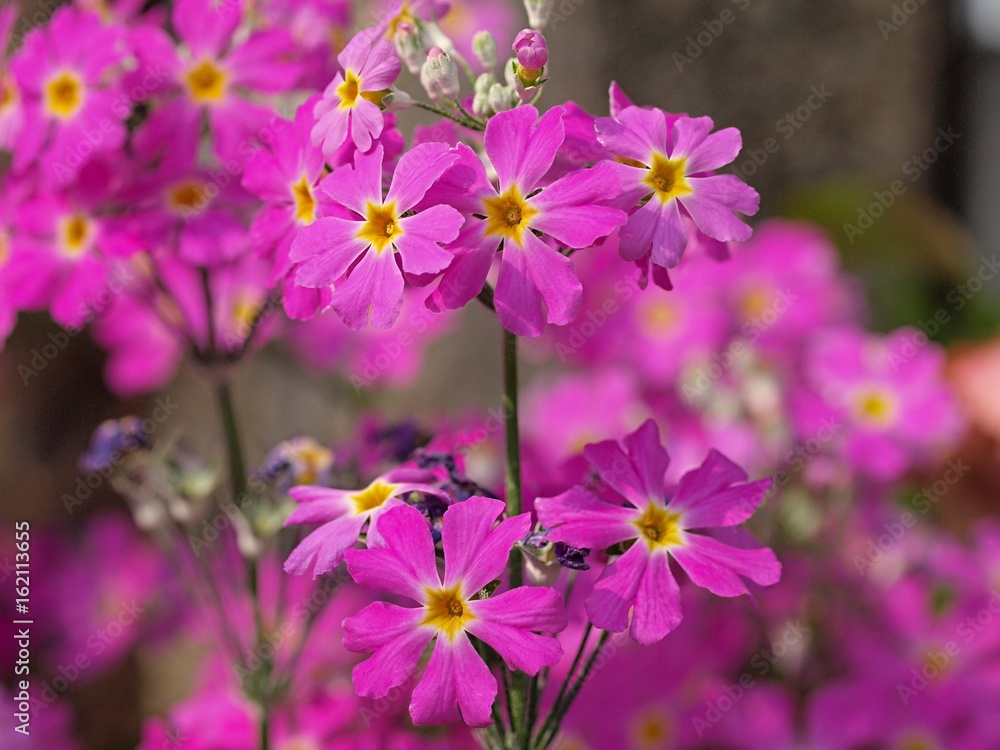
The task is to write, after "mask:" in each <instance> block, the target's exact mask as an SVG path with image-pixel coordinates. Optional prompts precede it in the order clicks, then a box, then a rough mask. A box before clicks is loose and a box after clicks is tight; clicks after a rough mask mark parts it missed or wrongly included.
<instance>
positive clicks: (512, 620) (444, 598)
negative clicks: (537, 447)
mask: <svg viewBox="0 0 1000 750" xmlns="http://www.w3.org/2000/svg"><path fill="white" fill-rule="evenodd" d="M503 510H504V504H503V502H502V501H500V500H492V499H489V498H485V497H472V498H469V499H468V500H466V501H465V502H462V503H458V504H456V505H452V506H451V507H450V508H448V510H446V511H445V513H444V518H443V526H442V532H441V536H442V546H443V548H444V578H443V579H442V577H441V576H440V574H439V573H438V567H437V561H436V557H435V554H434V542H433V540H432V538H431V532H430V529H429V528H428V525H427V522H426V521H425V520H424V518H423V516H422V515H421V514H420V512H419V511H417V510H416V509H415V508H411V507H409V506H406V507H400V508H396V509H394V510H391V511H389V512H388V513H386V514H385V515H384V516H383V517H382V520H381V522H380V523H379V529H378V540H377V543H376V544H373V545H372V547H370V548H369V549H367V550H352V551H349V552H348V553H347V569H348V571H349V572H350V574H351V576H352V577H353V578H354V580H355V581H357V582H358V583H359V584H361V585H363V586H368V587H369V588H373V589H377V590H381V591H387V592H389V593H392V594H395V595H398V596H401V597H405V598H407V599H412V600H413V601H415V602H417V603H418V604H419V605H420V606H418V607H401V606H398V605H395V604H388V603H385V602H376V603H374V604H370V605H369V606H367V607H365V608H364V609H363V610H361V612H359V613H358V614H357V615H356V616H355V617H351V618H348V619H347V620H345V621H344V646H345V647H346V648H348V649H349V650H351V651H357V652H360V653H366V652H371V653H372V656H371V658H370V659H368V660H366V661H364V662H362V663H361V664H359V665H358V666H357V667H355V668H354V687H355V690H357V692H358V694H359V695H362V696H365V697H369V698H376V699H377V698H382V697H384V696H385V695H386V694H387V693H388V692H389V691H390V690H391V689H392V688H394V687H398V686H399V685H402V684H403V683H404V682H406V680H407V679H408V678H409V677H410V675H411V674H412V673H413V671H414V669H416V667H417V664H418V662H419V661H420V657H421V655H422V654H423V652H424V649H425V648H426V647H427V645H428V644H429V643H430V642H431V641H435V643H434V650H433V652H432V653H431V657H430V661H429V662H428V664H427V668H426V670H425V671H424V674H423V677H422V678H421V680H420V681H419V683H418V684H417V686H416V688H415V689H414V691H413V698H412V700H411V702H410V716H411V717H412V719H413V723H414V724H417V725H427V724H443V723H448V722H453V721H457V720H459V718H461V719H462V720H464V721H465V723H466V724H468V725H470V726H474V727H485V726H489V724H490V723H491V718H490V708H491V706H492V705H493V701H494V700H495V698H496V694H497V682H496V678H495V677H494V676H493V674H492V673H491V672H490V669H489V667H487V666H486V663H485V662H484V661H483V659H482V657H480V656H479V654H478V653H476V649H475V648H474V647H473V645H472V642H471V641H470V639H469V636H470V635H471V636H475V637H476V638H478V639H479V640H481V641H483V642H485V643H486V644H487V645H489V646H491V647H492V648H493V649H494V650H495V651H496V652H497V653H498V654H500V656H501V657H502V658H503V659H504V661H505V662H506V663H507V666H508V667H510V669H512V670H513V669H516V670H520V671H522V672H526V673H528V674H532V675H533V674H537V673H538V671H539V670H540V669H541V668H542V667H545V666H552V665H554V664H556V663H557V662H558V661H559V659H560V657H561V656H562V647H561V646H560V645H559V642H558V641H557V640H556V639H555V638H553V637H551V636H550V635H539V633H550V634H552V633H558V632H559V631H561V630H562V629H563V628H564V627H565V626H566V614H565V611H564V609H563V605H562V596H561V595H560V594H559V593H558V592H556V591H555V590H554V589H550V588H541V587H539V588H532V587H520V588H516V589H511V590H509V591H505V592H503V593H501V594H496V595H494V596H491V597H489V598H477V595H478V593H479V591H480V590H481V589H482V588H483V587H484V586H486V584H488V583H489V582H490V581H493V580H495V579H497V578H499V577H501V576H502V575H503V571H504V568H505V567H506V566H507V558H508V556H509V554H510V551H511V548H512V547H513V546H514V544H515V542H517V541H518V540H520V539H522V538H523V537H524V536H525V535H526V534H527V532H528V529H529V527H530V525H531V520H530V518H529V515H528V514H527V513H524V514H522V515H519V516H516V517H514V518H508V519H506V520H504V521H502V522H501V523H500V524H499V525H498V526H497V527H496V528H493V523H494V521H495V520H496V518H497V517H498V516H499V515H500V514H501V513H503Z"/></svg>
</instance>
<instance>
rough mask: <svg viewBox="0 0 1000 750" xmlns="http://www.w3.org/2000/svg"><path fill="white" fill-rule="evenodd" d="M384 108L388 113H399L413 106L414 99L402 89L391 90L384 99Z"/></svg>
mask: <svg viewBox="0 0 1000 750" xmlns="http://www.w3.org/2000/svg"><path fill="white" fill-rule="evenodd" d="M382 106H383V107H384V108H385V110H386V111H387V112H399V111H400V110H403V109H408V108H409V107H412V106H413V97H412V96H410V95H409V94H407V93H406V92H405V91H401V90H400V89H390V90H389V93H388V94H386V95H385V96H383V97H382Z"/></svg>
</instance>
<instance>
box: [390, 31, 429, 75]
mask: <svg viewBox="0 0 1000 750" xmlns="http://www.w3.org/2000/svg"><path fill="white" fill-rule="evenodd" d="M392 41H393V43H394V44H395V46H396V53H397V54H398V55H399V59H400V60H402V61H403V64H404V65H405V66H406V67H407V69H408V70H409V71H410V73H412V74H413V75H417V74H418V73H419V72H420V66H421V65H423V63H424V59H425V58H426V57H427V44H426V43H425V42H424V35H423V32H422V31H421V30H420V29H419V28H418V27H417V26H416V25H415V24H413V23H411V22H409V21H405V20H401V21H400V22H399V23H397V24H396V33H395V34H393V37H392Z"/></svg>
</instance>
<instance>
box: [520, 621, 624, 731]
mask: <svg viewBox="0 0 1000 750" xmlns="http://www.w3.org/2000/svg"><path fill="white" fill-rule="evenodd" d="M610 635H611V633H609V632H608V631H606V630H605V631H604V632H603V633H601V637H600V639H599V640H598V641H597V646H596V647H595V648H594V650H593V651H592V652H591V654H590V658H589V659H587V663H586V664H585V665H584V667H583V672H582V673H581V674H580V678H579V679H578V680H577V681H576V682H574V683H573V687H572V688H570V691H569V693H568V694H567V695H566V698H565V699H564V701H563V705H562V706H561V707H559V706H554V707H553V713H555V711H556V709H559V711H558V714H556V715H555V721H554V722H552V725H551V726H550V727H549V732H548V735H547V736H539V738H538V743H536V744H535V748H536V750H546V749H547V748H548V747H549V746H550V745H551V744H552V743H553V742H554V741H555V739H556V736H557V735H558V733H559V727H560V725H562V720H563V718H564V717H565V716H566V713H567V712H568V711H569V709H570V707H571V706H572V705H573V702H574V701H575V700H576V696H577V695H578V694H579V692H580V689H581V688H582V687H583V685H584V683H585V682H586V681H587V679H588V678H589V677H590V673H591V671H592V670H593V669H594V664H595V663H596V662H597V657H598V655H599V654H600V653H601V649H602V648H604V644H605V643H607V641H608V637H609V636H610Z"/></svg>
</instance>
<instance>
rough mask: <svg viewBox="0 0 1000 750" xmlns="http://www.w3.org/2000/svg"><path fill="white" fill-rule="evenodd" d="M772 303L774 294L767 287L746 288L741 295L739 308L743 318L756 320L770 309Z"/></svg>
mask: <svg viewBox="0 0 1000 750" xmlns="http://www.w3.org/2000/svg"><path fill="white" fill-rule="evenodd" d="M773 303H774V294H773V293H772V292H770V291H769V290H767V289H762V288H753V289H748V290H747V291H746V293H745V294H744V295H743V299H742V300H741V304H740V308H741V310H742V312H743V319H744V320H756V319H757V318H759V317H761V316H762V315H763V314H764V313H766V312H767V311H768V309H770V307H771V305H772V304H773Z"/></svg>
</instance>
